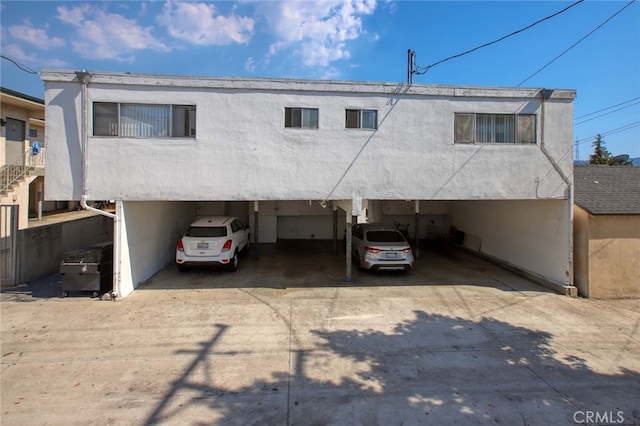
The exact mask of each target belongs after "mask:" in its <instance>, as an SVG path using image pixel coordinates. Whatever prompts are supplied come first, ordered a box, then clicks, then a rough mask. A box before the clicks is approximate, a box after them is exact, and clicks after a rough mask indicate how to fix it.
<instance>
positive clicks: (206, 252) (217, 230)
mask: <svg viewBox="0 0 640 426" xmlns="http://www.w3.org/2000/svg"><path fill="white" fill-rule="evenodd" d="M249 237H250V236H249V227H248V226H245V224H244V223H242V221H241V220H240V219H238V218H237V217H230V216H206V217H200V218H198V219H197V220H196V221H195V222H193V223H192V224H191V226H190V227H189V229H188V230H187V232H186V233H185V234H184V235H183V236H182V238H181V239H180V241H178V246H177V247H176V263H177V264H178V270H179V271H180V272H183V271H185V270H186V268H187V267H188V266H190V265H191V266H193V265H222V266H225V267H226V268H228V269H229V270H230V271H232V272H235V270H236V269H238V255H239V254H240V253H241V252H245V251H247V250H248V249H249V245H250V238H249Z"/></svg>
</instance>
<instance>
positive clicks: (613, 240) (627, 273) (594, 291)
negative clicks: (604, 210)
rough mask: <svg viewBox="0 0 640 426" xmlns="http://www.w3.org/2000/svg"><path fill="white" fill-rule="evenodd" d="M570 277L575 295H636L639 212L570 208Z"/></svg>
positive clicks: (639, 273) (639, 263)
mask: <svg viewBox="0 0 640 426" xmlns="http://www.w3.org/2000/svg"><path fill="white" fill-rule="evenodd" d="M573 223H574V255H573V259H574V279H575V285H576V287H578V291H579V294H580V295H581V296H584V297H591V298H598V299H615V298H637V297H640V215H598V216H593V215H589V214H588V213H587V212H586V211H584V210H582V209H581V208H580V207H577V206H576V207H575V209H574V218H573Z"/></svg>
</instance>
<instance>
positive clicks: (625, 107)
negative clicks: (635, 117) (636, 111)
mask: <svg viewBox="0 0 640 426" xmlns="http://www.w3.org/2000/svg"><path fill="white" fill-rule="evenodd" d="M637 104H640V101H638V102H634V103H632V104H629V105H625V106H623V107H620V108H618V109H614V110H613V111H609V112H605V113H603V114H600V115H596V116H595V117H591V118H586V119H584V120H581V121H578V122H577V123H573V125H574V126H579V125H580V124H583V123H586V122H588V121H591V120H595V119H596V118H600V117H604V116H605V115H609V114H613V113H614V112H618V111H622V110H623V109H627V108H629V107H632V106H634V105H637Z"/></svg>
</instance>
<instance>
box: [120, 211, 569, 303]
mask: <svg viewBox="0 0 640 426" xmlns="http://www.w3.org/2000/svg"><path fill="white" fill-rule="evenodd" d="M117 206H118V209H117V210H118V213H117V214H118V215H120V216H121V217H122V227H121V232H122V233H123V234H122V241H123V244H124V242H126V244H125V246H123V250H122V255H123V259H122V260H123V261H122V268H121V272H120V273H121V277H120V282H121V283H126V282H131V283H137V284H136V285H135V286H130V287H126V284H124V286H123V285H122V284H121V287H120V288H119V289H117V290H116V292H117V293H118V294H123V295H126V294H128V293H130V292H131V291H133V290H134V288H136V287H138V286H139V285H140V284H142V283H143V282H145V281H146V280H147V279H149V278H150V277H152V276H153V275H154V274H155V273H156V272H157V271H159V270H160V269H162V268H163V267H165V266H166V265H167V264H172V263H173V259H174V255H175V242H176V241H177V240H178V239H179V238H180V236H181V235H182V232H183V231H184V230H185V229H186V228H187V227H188V225H189V224H190V223H191V221H192V220H193V219H194V218H195V217H196V216H203V215H230V216H237V217H239V218H240V219H241V220H243V221H244V222H245V223H248V224H249V226H250V227H251V233H252V243H253V250H252V255H251V258H252V259H254V260H258V259H263V258H265V260H267V261H268V259H269V256H270V255H271V254H273V253H278V255H279V256H282V253H287V252H288V253H294V252H295V248H296V247H300V250H298V251H299V253H296V256H295V258H294V259H293V260H292V261H293V262H300V259H301V258H302V257H304V256H305V255H306V256H310V257H313V256H316V255H318V254H322V255H326V254H327V250H328V251H329V252H330V253H331V255H332V256H334V257H336V258H337V260H336V261H333V260H332V261H331V262H330V264H331V268H335V269H336V270H335V271H333V272H332V274H333V275H332V276H340V275H341V276H342V279H341V280H342V281H343V282H351V281H352V280H353V279H354V275H353V271H352V261H351V256H350V252H351V250H350V244H351V238H350V237H351V232H350V229H351V226H352V224H354V223H357V222H364V221H369V222H384V223H388V224H402V225H404V226H407V228H408V231H409V237H410V240H411V242H412V245H413V247H414V254H415V255H416V258H418V259H420V258H422V257H429V256H434V255H435V254H437V252H438V250H437V249H438V248H443V247H456V248H458V249H462V250H466V251H468V252H471V253H473V254H474V255H476V256H479V257H483V258H484V259H485V260H489V261H491V262H493V263H496V264H498V265H500V266H502V267H504V268H507V269H509V270H512V271H516V272H518V273H520V274H521V275H524V276H525V277H527V278H528V279H530V280H533V281H535V282H537V283H539V284H542V285H546V286H548V287H551V288H554V289H555V290H558V291H561V292H562V291H563V289H562V286H561V285H559V284H557V282H561V280H562V277H554V278H555V281H556V282H554V279H549V278H548V276H545V274H544V273H542V274H541V273H539V272H533V271H543V272H544V270H545V268H546V269H547V270H548V271H549V274H552V273H554V270H555V271H557V270H558V266H559V265H562V264H564V263H563V262H566V259H557V258H556V257H554V256H553V255H552V254H546V253H553V250H548V251H545V250H540V247H543V246H544V245H546V244H549V242H550V241H554V238H552V236H553V235H552V234H554V233H559V232H563V229H562V226H563V224H562V223H561V222H560V221H559V222H558V224H557V226H556V227H547V228H548V229H546V228H545V227H544V226H543V224H542V223H541V222H542V221H546V220H548V218H549V217H553V216H555V215H559V216H561V215H562V213H563V209H564V201H562V200H560V201H553V200H537V201H531V200H522V201H479V200H478V201H459V200H439V201H424V200H422V201H415V200H413V201H412V200H364V201H360V200H356V201H355V202H353V201H333V202H331V201H330V202H324V201H318V200H305V201H303V200H283V201H281V200H278V201H273V200H265V201H198V202H126V203H118V205H117ZM354 206H355V208H354ZM347 210H348V211H349V213H351V214H348V213H347ZM357 212H359V213H360V214H359V215H356V214H354V213H357ZM541 230H542V231H541ZM345 237H346V238H345ZM343 238H345V239H346V241H345V240H343ZM256 242H258V243H259V244H255V243H256ZM313 242H317V243H316V244H314V243H313ZM276 243H279V244H286V250H282V251H280V252H278V251H277V250H275V249H273V248H272V249H266V247H268V246H271V245H276ZM343 244H344V246H345V248H346V250H344V249H343ZM567 244H568V242H567ZM342 256H344V261H340V260H339V258H340V257H342ZM241 263H246V260H244V262H241ZM426 264H427V265H428V264H429V263H426ZM273 267H277V266H276V264H274V266H273ZM421 267H423V264H422V263H416V268H415V269H420V268H421ZM461 267H462V266H461ZM336 273H337V275H335V274H336ZM355 278H356V280H358V278H359V277H358V276H356V277H355ZM368 280H369V277H367V281H368Z"/></svg>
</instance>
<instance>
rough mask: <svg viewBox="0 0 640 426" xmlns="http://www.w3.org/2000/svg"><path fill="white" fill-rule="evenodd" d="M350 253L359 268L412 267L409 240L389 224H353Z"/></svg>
mask: <svg viewBox="0 0 640 426" xmlns="http://www.w3.org/2000/svg"><path fill="white" fill-rule="evenodd" d="M351 253H352V255H353V258H354V259H355V262H356V265H358V268H360V269H370V270H380V269H392V270H393V269H395V270H405V271H406V270H409V269H411V268H413V252H412V250H411V246H410V245H409V242H408V241H407V240H406V238H405V237H404V236H403V235H402V234H401V233H400V232H399V231H398V230H397V229H396V228H394V227H393V226H390V225H383V224H376V223H366V224H360V225H355V226H354V227H353V228H352V252H351Z"/></svg>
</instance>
